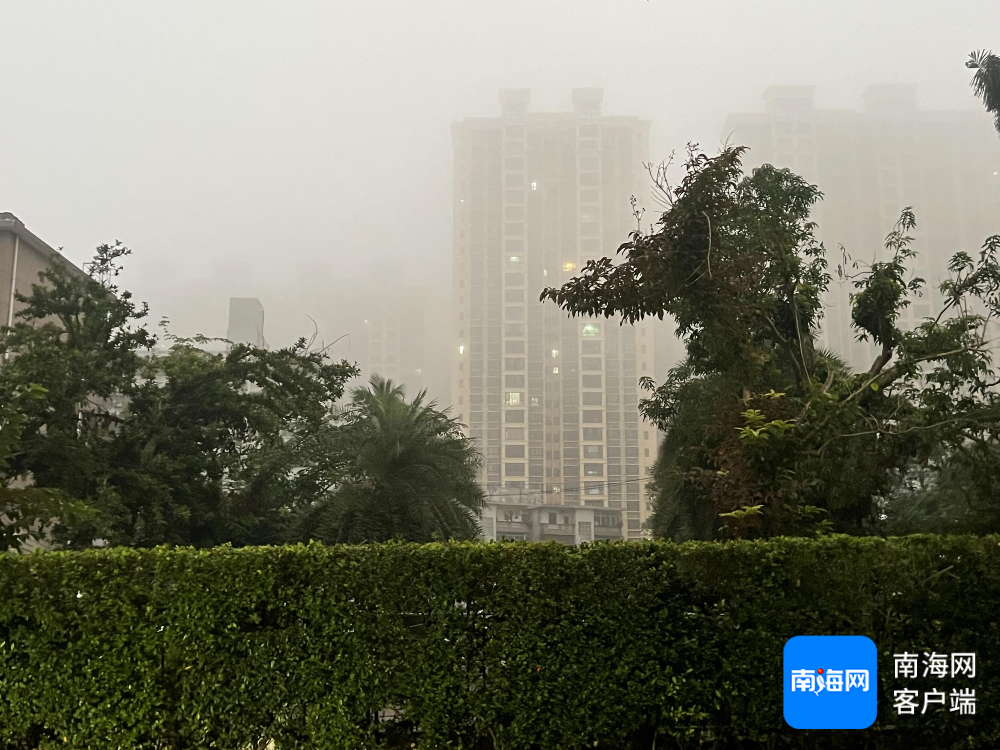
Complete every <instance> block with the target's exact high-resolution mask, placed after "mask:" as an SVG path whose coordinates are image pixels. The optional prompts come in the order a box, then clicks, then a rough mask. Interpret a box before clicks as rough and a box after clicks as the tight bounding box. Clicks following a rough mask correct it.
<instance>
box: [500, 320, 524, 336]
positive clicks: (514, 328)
mask: <svg viewBox="0 0 1000 750" xmlns="http://www.w3.org/2000/svg"><path fill="white" fill-rule="evenodd" d="M503 331H504V334H506V335H507V336H523V335H524V323H507V324H506V325H505V326H504V327H503Z"/></svg>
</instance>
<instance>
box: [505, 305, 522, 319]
mask: <svg viewBox="0 0 1000 750" xmlns="http://www.w3.org/2000/svg"><path fill="white" fill-rule="evenodd" d="M505 317H506V318H507V320H524V308H523V307H508V308H507V312H506V315H505Z"/></svg>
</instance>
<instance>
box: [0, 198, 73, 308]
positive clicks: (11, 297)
mask: <svg viewBox="0 0 1000 750" xmlns="http://www.w3.org/2000/svg"><path fill="white" fill-rule="evenodd" d="M53 263H62V264H64V265H65V266H66V267H67V268H70V269H72V270H73V271H74V272H75V273H79V274H81V275H82V274H83V271H81V270H80V269H79V268H77V267H76V266H75V265H73V264H72V263H70V262H69V261H68V260H66V258H64V257H63V256H62V255H61V254H60V253H59V251H58V250H55V249H54V248H52V247H50V246H49V245H48V243H46V242H44V241H43V240H41V239H40V238H39V237H37V236H35V235H34V234H33V233H32V232H30V231H29V230H28V229H27V227H25V226H24V223H23V222H21V220H20V219H18V218H17V217H16V216H14V214H12V213H9V212H0V326H8V325H11V324H12V323H13V322H14V320H15V318H14V316H15V315H16V314H17V312H18V310H20V309H21V307H22V305H21V304H20V303H19V302H18V301H17V295H18V294H22V295H26V294H28V293H30V292H31V285H32V284H40V283H41V280H40V279H39V276H38V275H39V274H40V273H41V272H42V271H44V270H45V269H47V268H49V267H50V266H51V265H52V264H53Z"/></svg>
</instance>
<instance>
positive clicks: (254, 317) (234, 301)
mask: <svg viewBox="0 0 1000 750" xmlns="http://www.w3.org/2000/svg"><path fill="white" fill-rule="evenodd" d="M226 338H227V339H229V340H230V341H232V342H233V343H234V344H251V345H252V346H256V347H259V348H261V349H266V348H267V341H265V340H264V306H263V305H262V304H261V303H260V300H259V299H257V298H256V297H230V298H229V327H228V328H227V330H226Z"/></svg>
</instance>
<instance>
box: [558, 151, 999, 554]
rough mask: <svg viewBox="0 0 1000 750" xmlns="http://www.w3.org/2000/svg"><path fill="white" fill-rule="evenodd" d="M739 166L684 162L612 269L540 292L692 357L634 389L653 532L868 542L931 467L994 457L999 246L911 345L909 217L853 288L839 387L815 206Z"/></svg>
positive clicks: (959, 265)
mask: <svg viewBox="0 0 1000 750" xmlns="http://www.w3.org/2000/svg"><path fill="white" fill-rule="evenodd" d="M743 153H744V149H743V148H726V149H724V150H723V151H722V152H721V153H720V154H718V155H717V156H711V157H710V156H708V155H706V154H704V153H702V152H700V151H699V150H697V149H696V148H694V147H692V148H690V149H689V153H688V158H687V161H686V163H685V176H684V178H683V180H682V181H681V183H680V184H679V185H677V186H676V187H674V186H671V185H666V184H664V185H661V186H660V187H661V188H662V190H663V191H664V195H665V197H666V199H667V210H666V211H665V212H664V213H663V215H662V216H661V217H660V220H659V223H658V224H657V226H656V227H655V228H654V230H653V231H651V232H650V233H643V232H642V231H640V230H637V231H635V232H633V233H632V234H631V236H630V239H629V241H628V242H626V243H625V244H623V245H622V246H621V247H620V248H619V255H620V256H621V258H622V260H621V262H615V261H614V260H612V259H610V258H603V259H600V260H593V261H589V262H588V263H587V265H586V266H585V267H584V268H583V269H582V271H581V274H580V275H579V276H577V277H576V278H574V279H572V280H571V281H569V282H567V283H566V284H564V285H563V286H562V287H560V288H552V289H546V290H545V291H544V292H543V293H542V299H543V300H552V301H554V302H556V303H557V304H558V305H560V306H561V307H562V308H563V309H564V310H566V311H568V312H569V313H571V314H573V315H603V316H606V317H619V318H621V319H622V321H623V322H628V323H631V322H634V321H637V320H641V319H642V318H645V317H647V316H656V317H659V318H663V317H664V316H671V317H672V318H673V319H674V320H675V321H676V324H677V333H678V335H679V336H680V337H681V339H682V340H683V341H684V343H685V346H686V358H685V359H684V361H683V362H682V363H681V364H680V365H679V366H678V367H676V368H675V369H674V370H673V371H672V372H671V373H670V376H669V377H668V378H667V380H666V381H665V382H664V383H661V384H659V385H656V384H654V383H653V382H652V381H651V380H650V379H648V378H646V379H644V380H643V386H644V388H646V389H647V391H648V392H649V397H648V398H647V399H645V400H644V401H643V402H642V404H641V407H640V408H641V409H642V411H643V413H644V415H645V416H646V418H647V419H649V420H651V421H652V422H653V423H654V424H656V425H657V426H658V427H659V428H660V429H662V430H664V431H665V432H666V437H665V441H664V443H663V447H662V449H661V453H660V456H659V459H658V461H657V465H656V472H655V473H656V476H655V480H654V482H653V486H652V488H651V489H652V492H653V494H654V500H655V512H654V515H653V519H652V525H653V529H654V531H655V532H656V533H658V534H659V535H663V536H671V537H675V538H692V537H696V538H710V537H712V536H715V535H719V534H721V535H731V536H742V535H765V536H769V535H775V534H797V533H811V532H814V531H822V530H827V529H836V530H839V531H846V532H852V533H868V532H871V531H873V530H877V529H878V528H879V524H880V523H881V522H882V521H884V520H886V519H885V518H883V516H887V514H886V513H885V505H886V500H887V498H888V497H889V496H890V495H892V493H893V491H894V490H895V489H897V488H898V487H899V486H900V485H901V483H902V482H903V481H904V480H905V479H906V478H907V477H908V476H909V474H910V472H912V470H913V469H914V468H915V467H917V466H920V465H922V463H924V462H927V461H929V460H930V458H931V457H932V456H934V455H937V456H940V455H941V453H942V451H943V452H944V454H945V455H946V456H948V457H955V456H963V455H966V454H967V453H968V452H969V451H974V450H979V449H980V448H978V447H977V446H982V445H987V446H991V450H995V445H996V439H997V429H998V426H1000V401H998V396H997V393H996V390H995V388H994V386H995V385H996V376H995V373H994V369H993V367H992V361H991V357H990V352H989V341H988V336H987V331H988V330H989V328H990V325H991V324H992V322H993V321H994V319H995V318H996V317H997V315H998V314H1000V302H998V299H997V290H998V287H1000V264H998V261H997V251H998V249H1000V236H994V237H990V238H988V239H986V240H985V242H984V244H983V248H982V251H981V252H980V253H979V255H978V257H976V258H972V257H970V256H969V255H967V254H965V253H957V254H956V255H955V256H954V257H953V259H952V261H951V263H950V265H949V268H950V271H951V278H950V279H949V280H947V281H945V282H944V283H943V284H942V286H941V293H942V295H943V298H944V299H945V302H944V305H943V307H942V309H941V310H940V311H939V312H938V314H937V315H935V316H933V317H930V318H927V319H925V320H924V321H923V322H921V323H920V324H919V325H918V326H917V327H916V328H915V329H914V330H903V329H902V328H900V326H899V317H900V312H901V311H902V310H903V309H904V308H905V307H906V306H908V305H909V304H910V302H911V300H912V298H913V297H915V296H918V295H920V294H921V293H922V291H923V289H924V287H925V283H924V281H923V280H922V279H920V278H916V277H913V276H912V274H911V273H910V271H909V268H908V263H909V262H910V261H911V260H912V259H913V257H914V255H915V250H914V249H913V246H912V245H913V240H912V238H911V237H910V235H909V233H910V232H911V230H912V229H913V228H914V226H915V224H916V217H915V216H914V214H913V212H912V211H910V210H909V209H906V210H904V211H903V212H902V215H901V217H900V219H899V222H898V223H897V225H896V226H895V228H894V229H893V230H892V232H890V233H889V235H888V236H887V238H886V241H885V252H884V254H883V257H884V258H885V260H882V261H878V262H873V263H872V264H870V265H869V266H868V267H866V268H864V269H862V270H861V271H859V272H858V273H856V274H855V275H854V276H853V278H852V279H851V280H850V283H852V284H853V287H854V290H855V291H854V293H853V294H852V295H851V313H852V321H853V326H854V329H855V332H856V335H857V337H858V338H859V339H860V340H865V341H873V342H874V343H875V344H876V345H877V346H878V349H879V354H878V356H877V357H876V358H875V360H874V361H873V362H872V364H871V366H870V368H868V369H867V370H865V371H862V372H853V371H851V370H850V369H849V368H848V367H847V366H846V365H845V364H844V363H843V362H842V361H841V360H840V359H839V358H838V357H836V356H835V355H833V354H832V353H830V352H825V351H822V350H821V349H820V348H819V347H818V346H817V334H818V330H819V325H820V322H821V316H822V299H823V295H824V293H825V292H826V291H827V289H828V287H829V284H830V281H831V279H830V274H829V272H828V270H827V268H828V266H827V260H826V252H825V249H824V248H823V246H822V244H821V243H819V242H818V241H817V240H816V237H815V230H816V226H815V224H814V223H813V222H812V221H811V220H810V214H811V211H812V209H813V207H814V206H815V204H816V203H817V201H819V200H820V199H821V197H822V196H821V193H820V192H819V190H818V189H817V188H816V187H815V186H813V185H810V184H808V183H807V182H806V181H805V180H803V179H802V178H800V177H798V176H797V175H795V174H793V173H792V172H790V171H789V170H786V169H777V168H775V167H773V166H770V165H765V166H763V167H761V168H759V169H755V170H753V171H752V172H751V173H750V174H749V175H747V174H744V172H743V169H742V165H741V157H742V155H743Z"/></svg>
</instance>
